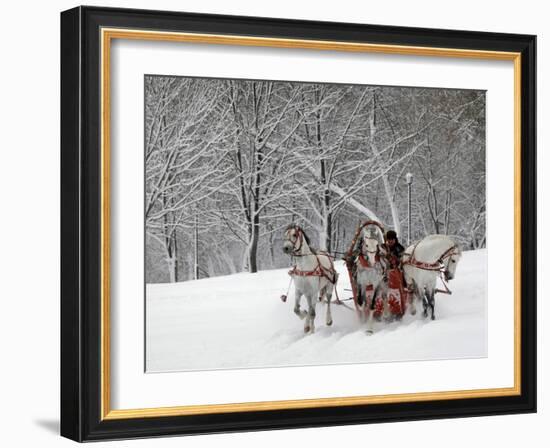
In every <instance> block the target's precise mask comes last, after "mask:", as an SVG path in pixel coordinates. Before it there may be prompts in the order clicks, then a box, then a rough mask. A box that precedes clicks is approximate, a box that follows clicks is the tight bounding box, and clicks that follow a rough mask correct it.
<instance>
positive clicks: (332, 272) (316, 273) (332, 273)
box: [288, 227, 337, 284]
mask: <svg viewBox="0 0 550 448" xmlns="http://www.w3.org/2000/svg"><path fill="white" fill-rule="evenodd" d="M295 231H296V233H297V234H298V235H297V237H296V241H295V242H294V244H296V243H297V242H298V239H299V242H300V245H299V247H298V248H297V249H296V248H294V254H293V256H295V257H297V256H303V255H299V254H296V252H299V251H300V250H301V249H302V245H303V243H304V241H303V238H304V236H303V232H302V229H300V228H299V227H296V228H295ZM307 255H314V256H315V259H316V260H317V266H316V267H315V269H313V270H311V271H302V270H300V269H298V266H294V267H293V268H292V269H291V270H290V271H288V275H291V276H292V275H297V276H299V277H324V278H326V279H327V280H328V281H329V282H330V283H332V284H336V278H337V276H336V269H334V263H333V262H332V258H331V257H330V255H329V254H328V253H326V252H320V253H319V254H314V253H311V254H307ZM319 255H324V256H326V257H327V259H328V261H329V263H330V269H325V268H324V267H323V266H322V265H321V261H320V260H319Z"/></svg>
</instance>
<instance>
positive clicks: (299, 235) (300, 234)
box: [286, 226, 304, 257]
mask: <svg viewBox="0 0 550 448" xmlns="http://www.w3.org/2000/svg"><path fill="white" fill-rule="evenodd" d="M290 230H292V229H288V230H287V232H286V233H287V235H288V232H289V231H290ZM294 232H295V235H296V239H295V240H294V242H292V241H291V240H290V238H288V237H287V239H288V241H290V242H292V255H293V256H294V257H300V256H302V254H300V253H299V252H300V251H301V250H302V246H303V245H304V232H303V231H302V229H301V228H300V227H298V226H296V227H294ZM298 242H299V243H300V245H299V247H296V243H298Z"/></svg>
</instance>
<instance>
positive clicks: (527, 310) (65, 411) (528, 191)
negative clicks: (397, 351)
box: [61, 7, 537, 441]
mask: <svg viewBox="0 0 550 448" xmlns="http://www.w3.org/2000/svg"><path fill="white" fill-rule="evenodd" d="M103 27H110V28H127V29H146V30H160V31H171V32H187V33H207V34H220V35H244V36H257V37H268V38H286V39H304V40H318V41H336V42H360V43H361V42H364V43H374V44H391V45H402V46H415V47H427V48H433V47H437V48H448V49H457V48H459V49H464V50H487V51H497V52H514V53H520V54H521V88H520V94H521V111H520V113H521V117H520V118H521V154H520V158H521V210H522V214H521V229H522V230H521V235H520V236H521V302H520V324H521V326H520V328H521V355H520V362H519V368H520V372H521V376H520V378H521V381H520V383H521V393H520V394H518V395H515V396H502V397H485V398H465V399H452V400H450V399H443V400H441V399H440V400H433V401H421V402H420V401H419V402H405V403H386V404H367V405H350V406H333V407H330V406H329V407H313V408H305V409H283V410H281V409H279V410H265V411H247V412H229V413H211V414H202V415H183V416H182V415H180V416H162V417H142V418H121V419H102V409H101V407H102V403H101V397H102V389H101V387H102V377H101V353H102V352H101V342H100V341H101V288H102V285H101V247H100V246H101V244H100V241H101V240H100V239H101V231H102V225H101V213H102V209H101V152H100V132H101V120H100V115H101V110H100V107H101V106H100V99H101V83H100V78H101V69H100V29H101V28H103ZM535 58H536V37H535V36H531V35H518V34H502V33H487V32H472V31H454V30H437V29H421V28H404V27H392V26H379V25H363V24H350V23H331V22H313V21H298V20H281V19H271V18H256V17H238V16H222V15H205V14H191V13H181V12H166V11H144V10H131V9H111V8H99V7H77V8H74V9H71V10H68V11H65V12H62V13H61V435H63V436H65V437H68V438H70V439H73V440H76V441H92V440H104V439H121V438H141V437H154V436H163V435H185V434H199V433H214V432H232V431H252V430H269V429H280V428H299V427H315V426H330V425H342V424H364V423H375V422H389V421H402V420H419V419H435V418H453V417H468V416H481V415H498V414H511V413H529V412H536V384H537V378H536V333H537V329H536V297H537V295H536V293H537V286H536V285H537V279H536V270H537V266H536V263H537V261H536V258H537V256H536V247H537V246H536V238H537V237H536V235H537V234H536V230H537V229H536V217H537V212H536V148H535V141H536V63H535Z"/></svg>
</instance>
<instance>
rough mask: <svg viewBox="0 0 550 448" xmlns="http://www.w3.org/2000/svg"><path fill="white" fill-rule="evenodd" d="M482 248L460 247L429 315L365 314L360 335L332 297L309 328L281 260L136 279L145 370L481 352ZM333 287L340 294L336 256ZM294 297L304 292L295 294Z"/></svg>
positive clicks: (342, 284) (345, 293)
mask: <svg viewBox="0 0 550 448" xmlns="http://www.w3.org/2000/svg"><path fill="white" fill-rule="evenodd" d="M486 260H487V252H486V250H476V251H469V252H464V253H463V257H462V259H461V261H460V263H459V265H458V268H457V273H456V279H455V280H453V281H452V282H451V283H450V288H451V290H452V291H453V295H451V296H446V295H442V294H437V295H436V320H435V321H431V320H430V319H424V318H423V317H422V312H421V310H422V307H421V306H418V307H417V308H418V310H419V312H418V313H417V315H416V316H411V315H408V314H407V315H406V316H405V317H404V318H403V320H402V321H401V322H392V323H383V322H379V323H376V324H375V328H374V330H375V333H374V334H373V335H372V336H368V335H366V333H365V324H361V323H360V322H359V319H358V317H357V314H356V312H355V310H354V308H353V302H345V305H335V304H334V303H333V307H332V316H333V321H334V323H333V325H332V326H331V327H326V326H325V325H324V317H325V306H326V305H324V304H317V318H316V321H315V323H316V331H315V333H314V334H310V335H304V333H303V321H300V320H299V319H298V318H297V317H296V316H295V315H294V313H293V311H292V309H293V306H294V293H293V290H292V289H291V292H290V294H289V298H288V301H287V302H286V303H283V302H281V300H280V299H279V297H280V295H281V294H284V293H285V292H286V290H287V287H288V282H289V276H288V274H287V272H288V269H277V270H270V271H261V272H258V273H255V274H249V273H240V274H235V275H228V276H222V277H215V278H207V279H201V280H193V281H187V282H182V283H171V284H148V285H147V288H146V369H147V372H163V371H176V370H179V371H182V370H210V369H235V368H252V367H280V366H293V365H295V366H296V365H301V366H303V365H320V364H335V363H366V362H389V361H412V360H433V359H453V358H477V357H484V356H487V315H486V303H487V302H486V279H487V269H486V264H487V262H486ZM336 267H337V269H338V271H339V272H340V273H341V275H340V280H339V282H338V293H339V296H340V298H341V299H344V298H348V297H350V295H351V293H350V292H349V289H350V285H349V279H348V275H347V272H346V269H345V266H344V264H343V262H341V261H338V262H337V263H336ZM302 303H303V306H304V305H305V299H304V298H302Z"/></svg>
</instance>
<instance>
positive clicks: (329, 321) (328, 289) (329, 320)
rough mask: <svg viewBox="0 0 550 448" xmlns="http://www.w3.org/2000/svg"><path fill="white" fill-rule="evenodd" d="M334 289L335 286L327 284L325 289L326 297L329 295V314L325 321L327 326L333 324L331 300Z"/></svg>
mask: <svg viewBox="0 0 550 448" xmlns="http://www.w3.org/2000/svg"><path fill="white" fill-rule="evenodd" d="M333 290H334V286H331V285H327V287H326V289H325V291H326V297H327V314H326V316H325V323H326V324H327V326H329V327H330V326H331V325H332V312H331V310H330V301H331V300H332V292H333Z"/></svg>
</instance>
